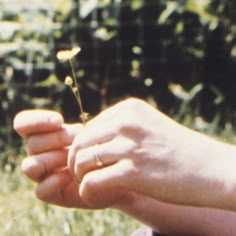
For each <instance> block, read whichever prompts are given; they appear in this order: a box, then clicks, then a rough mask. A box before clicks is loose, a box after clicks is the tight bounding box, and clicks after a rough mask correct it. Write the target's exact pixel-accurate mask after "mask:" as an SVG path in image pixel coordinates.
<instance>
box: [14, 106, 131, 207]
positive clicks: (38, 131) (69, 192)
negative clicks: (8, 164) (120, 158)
mask: <svg viewBox="0 0 236 236" xmlns="http://www.w3.org/2000/svg"><path fill="white" fill-rule="evenodd" d="M81 127H82V125H80V124H73V125H70V124H64V121H63V118H62V116H61V115H60V114H59V113H56V112H53V111H47V110H28V111H23V112H20V113H19V114H17V116H16V117H15V119H14V128H15V130H16V131H17V132H18V133H19V134H20V135H21V136H22V137H23V138H24V139H26V140H27V144H26V149H27V153H28V157H27V158H25V159H24V160H23V163H22V170H23V172H24V173H25V174H26V175H27V176H28V177H29V178H30V179H31V180H33V181H35V182H37V183H38V186H37V188H36V195H37V196H38V198H39V199H41V200H43V201H45V202H47V203H51V204H56V205H60V206H64V207H74V208H104V207H108V206H114V207H115V205H117V204H118V203H119V202H122V201H124V200H125V199H126V198H129V196H131V193H129V194H127V191H123V190H122V189H118V188H116V189H113V190H112V191H109V192H108V191H107V190H106V191H104V190H103V189H101V190H99V196H98V197H99V198H101V200H100V201H98V204H96V205H93V206H91V205H88V204H87V203H86V202H84V201H83V199H82V198H81V196H80V195H79V192H78V189H79V185H78V183H77V182H76V181H75V179H74V177H73V176H72V175H71V173H70V171H69V169H68V167H67V155H68V147H69V145H71V143H72V141H73V139H74V137H75V135H76V134H78V133H79V132H80V131H81Z"/></svg>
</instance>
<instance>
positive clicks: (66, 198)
mask: <svg viewBox="0 0 236 236" xmlns="http://www.w3.org/2000/svg"><path fill="white" fill-rule="evenodd" d="M35 193H36V196H37V197H38V198H39V199H40V200H42V201H44V202H47V203H50V204H54V205H58V206H63V207H79V208H89V206H88V205H87V204H86V203H85V202H84V201H83V200H82V199H81V197H80V196H79V194H78V185H77V184H76V183H75V182H74V179H73V178H72V176H71V175H70V173H69V171H68V169H67V168H65V169H63V170H61V171H59V172H57V173H54V174H53V175H51V176H49V177H47V178H46V179H44V181H42V182H40V183H39V184H38V186H37V188H36V190H35Z"/></svg>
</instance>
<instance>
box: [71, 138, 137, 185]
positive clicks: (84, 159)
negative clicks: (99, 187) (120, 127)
mask: <svg viewBox="0 0 236 236" xmlns="http://www.w3.org/2000/svg"><path fill="white" fill-rule="evenodd" d="M135 146H136V144H135V142H133V141H132V140H130V139H128V138H126V137H123V136H117V137H116V138H115V139H113V140H111V141H109V142H106V143H103V144H100V145H95V146H92V147H89V148H85V149H82V150H80V151H78V152H77V154H76V156H75V160H74V163H73V164H72V166H73V167H74V169H73V172H74V174H75V176H76V179H77V180H78V182H81V181H82V179H83V176H84V175H85V174H86V173H87V172H89V171H92V170H95V169H97V168H101V167H105V166H107V165H112V164H113V163H115V162H118V161H119V160H120V159H121V158H132V157H133V152H134V150H135ZM96 158H99V161H100V162H101V163H99V164H100V165H98V164H97V161H96Z"/></svg>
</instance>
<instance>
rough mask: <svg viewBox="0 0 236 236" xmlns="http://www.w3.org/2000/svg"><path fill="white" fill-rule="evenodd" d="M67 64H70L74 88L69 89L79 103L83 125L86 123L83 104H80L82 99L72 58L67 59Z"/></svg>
mask: <svg viewBox="0 0 236 236" xmlns="http://www.w3.org/2000/svg"><path fill="white" fill-rule="evenodd" d="M69 64H70V67H71V71H72V78H73V80H74V83H75V88H76V90H74V88H73V87H71V89H72V91H73V93H74V95H75V97H76V100H77V102H78V104H79V108H80V113H81V115H80V118H81V120H82V123H83V125H84V126H85V125H86V119H85V117H84V114H85V113H84V109H83V104H82V99H81V96H80V92H79V85H78V83H77V80H76V74H75V69H74V66H73V63H72V60H71V59H70V60H69Z"/></svg>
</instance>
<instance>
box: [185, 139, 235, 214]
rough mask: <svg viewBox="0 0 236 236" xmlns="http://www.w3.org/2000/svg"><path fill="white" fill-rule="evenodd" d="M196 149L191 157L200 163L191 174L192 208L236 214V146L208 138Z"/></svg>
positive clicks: (192, 150) (195, 143)
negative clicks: (235, 212)
mask: <svg viewBox="0 0 236 236" xmlns="http://www.w3.org/2000/svg"><path fill="white" fill-rule="evenodd" d="M192 146H194V147H193V148H192V147H191V148H190V149H191V152H195V153H192V154H187V156H190V155H193V158H192V161H193V162H196V163H200V164H197V165H195V166H197V167H199V168H198V169H194V170H192V173H190V174H189V184H190V191H186V193H185V195H186V198H187V196H188V194H189V193H190V196H189V199H191V198H192V200H190V202H189V205H195V206H203V207H213V208H219V209H224V210H232V211H236V147H235V146H233V145H228V144H225V143H222V142H219V141H216V140H214V139H211V138H208V137H206V136H204V135H203V136H202V137H201V139H200V140H199V142H197V140H196V142H194V143H193V145H192ZM186 158H187V157H186ZM190 170H191V169H190ZM186 179H187V178H186ZM187 180H188V179H187ZM180 184H181V183H180ZM192 192H193V195H191V193H192ZM191 201H192V202H191Z"/></svg>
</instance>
